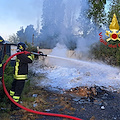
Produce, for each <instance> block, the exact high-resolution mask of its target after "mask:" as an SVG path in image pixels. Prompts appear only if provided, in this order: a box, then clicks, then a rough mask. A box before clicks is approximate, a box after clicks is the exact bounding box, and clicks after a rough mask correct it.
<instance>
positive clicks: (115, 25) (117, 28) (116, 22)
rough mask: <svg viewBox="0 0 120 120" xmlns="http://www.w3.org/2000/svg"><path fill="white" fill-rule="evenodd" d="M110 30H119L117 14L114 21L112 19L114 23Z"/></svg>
mask: <svg viewBox="0 0 120 120" xmlns="http://www.w3.org/2000/svg"><path fill="white" fill-rule="evenodd" d="M109 29H110V30H111V31H118V30H119V24H118V21H117V18H116V15H115V13H114V15H113V19H112V22H111V24H110V26H109Z"/></svg>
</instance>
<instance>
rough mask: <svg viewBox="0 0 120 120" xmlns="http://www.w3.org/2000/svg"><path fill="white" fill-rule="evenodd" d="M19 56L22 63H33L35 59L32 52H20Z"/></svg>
mask: <svg viewBox="0 0 120 120" xmlns="http://www.w3.org/2000/svg"><path fill="white" fill-rule="evenodd" d="M17 57H18V59H19V60H20V61H21V62H22V63H32V61H33V57H32V56H31V54H20V55H18V56H17Z"/></svg>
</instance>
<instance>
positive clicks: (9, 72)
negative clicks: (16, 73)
mask: <svg viewBox="0 0 120 120" xmlns="http://www.w3.org/2000/svg"><path fill="white" fill-rule="evenodd" d="M7 59H8V56H7V55H5V57H4V59H3V62H5V61H6V60H7ZM13 69H14V68H13V67H12V66H11V65H10V62H9V63H8V64H7V66H6V69H5V71H4V82H5V85H6V88H7V90H8V92H9V91H10V88H11V84H12V81H13ZM8 102H9V100H8V98H7V96H6V94H5V93H4V90H3V87H1V88H0V106H1V107H5V105H7V103H8Z"/></svg>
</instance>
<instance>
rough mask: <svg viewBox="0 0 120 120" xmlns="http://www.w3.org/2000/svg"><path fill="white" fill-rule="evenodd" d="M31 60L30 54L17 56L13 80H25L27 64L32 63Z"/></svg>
mask: <svg viewBox="0 0 120 120" xmlns="http://www.w3.org/2000/svg"><path fill="white" fill-rule="evenodd" d="M32 61H33V58H32V57H31V55H30V54H28V55H26V54H20V55H17V59H16V65H15V67H14V78H15V79H16V80H25V79H27V74H28V63H32Z"/></svg>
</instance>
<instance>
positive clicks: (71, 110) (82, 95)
mask: <svg viewBox="0 0 120 120" xmlns="http://www.w3.org/2000/svg"><path fill="white" fill-rule="evenodd" d="M39 91H41V92H40V93H37V94H36V95H37V97H36V98H35V101H36V103H37V105H36V107H34V108H35V110H38V111H43V112H50V113H59V114H66V115H71V116H74V117H78V118H81V119H83V120H120V93H119V91H111V92H110V91H107V90H105V89H103V88H100V87H98V86H97V87H93V88H89V89H88V88H86V87H80V88H73V89H71V90H68V91H64V90H61V92H58V91H54V92H53V91H50V90H46V89H43V88H39ZM61 93H62V94H61ZM34 95H35V94H34ZM34 105H35V103H34ZM40 105H41V106H42V107H40ZM38 106H39V107H38ZM10 114H11V118H10V120H70V119H66V118H58V117H50V116H42V115H34V114H31V113H28V112H25V111H23V110H21V111H19V112H11V113H10Z"/></svg>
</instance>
